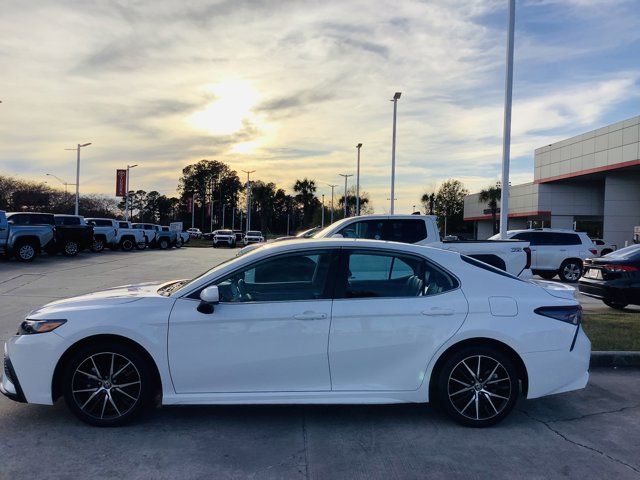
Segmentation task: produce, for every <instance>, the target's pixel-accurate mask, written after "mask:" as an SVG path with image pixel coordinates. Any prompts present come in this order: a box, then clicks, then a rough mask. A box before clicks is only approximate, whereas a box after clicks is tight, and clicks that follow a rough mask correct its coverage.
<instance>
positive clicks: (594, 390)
mask: <svg viewBox="0 0 640 480" xmlns="http://www.w3.org/2000/svg"><path fill="white" fill-rule="evenodd" d="M234 253H235V252H234V251H233V250H223V249H215V250H214V249H202V248H183V249H180V250H171V251H155V250H151V251H143V252H139V251H134V252H129V253H124V252H111V251H105V252H103V253H101V254H88V253H84V254H81V255H80V256H79V257H77V258H71V259H67V258H64V257H54V258H52V257H44V256H43V257H42V258H39V259H37V260H36V261H35V262H34V263H32V264H20V263H18V262H15V261H13V260H11V261H2V262H0V342H2V341H4V340H5V339H6V338H8V337H9V336H10V335H12V334H13V333H14V332H15V330H16V328H17V325H18V323H19V322H20V321H21V320H22V319H23V318H24V316H25V315H26V314H27V313H28V312H29V311H30V310H31V309H33V308H36V307H38V306H40V305H42V304H44V303H47V302H49V301H52V300H55V299H58V298H64V297H68V296H73V295H79V294H83V293H88V292H92V291H97V290H100V289H103V288H108V287H113V286H117V285H122V284H127V283H135V282H143V281H152V280H158V281H164V280H169V279H173V278H188V277H192V276H194V275H196V274H198V273H200V272H202V271H204V270H206V269H207V268H208V267H210V266H213V265H214V264H216V263H217V262H219V261H222V260H223V259H226V258H228V257H229V256H230V255H233V254H234ZM587 301H588V300H587ZM593 308H594V309H595V308H601V307H600V306H599V305H598V306H596V304H595V303H594V304H593ZM606 477H610V478H623V479H626V478H640V370H624V369H617V370H615V369H598V370H594V371H592V375H591V380H590V382H589V385H588V386H587V388H586V389H585V390H581V391H577V392H571V393H566V394H562V395H556V396H552V397H547V398H543V399H538V400H528V401H521V402H520V403H519V404H518V405H517V407H516V410H515V411H514V412H513V413H512V414H511V415H510V416H509V417H508V418H507V419H506V420H505V421H504V422H502V423H501V424H499V425H498V426H496V427H493V428H490V429H468V428H464V427H461V426H458V425H456V424H454V423H452V422H451V421H449V420H448V419H447V418H446V417H445V416H444V415H442V414H441V413H440V412H438V411H437V410H436V409H434V408H431V407H429V406H426V405H396V406H242V407H220V406H216V407H163V408H161V409H157V410H154V411H152V412H149V413H148V414H146V415H145V416H144V417H143V418H142V419H140V421H138V422H136V423H134V424H132V425H130V426H126V427H122V428H114V429H97V428H94V427H89V426H87V425H85V424H83V423H81V422H79V421H78V420H76V419H75V417H73V416H72V415H71V414H70V413H69V412H68V411H67V409H66V407H65V405H64V403H63V402H58V403H57V404H56V405H55V406H53V407H49V406H38V405H24V404H19V403H14V402H12V401H10V400H8V399H6V398H4V397H1V398H0V479H2V480H4V479H12V480H13V479H36V478H38V479H40V478H47V479H48V478H52V479H76V478H101V479H102V478H118V479H129V478H133V479H156V478H157V479H165V478H166V479H174V478H181V479H191V478H202V479H205V478H206V479H226V478H229V479H232V478H233V479H235V478H254V479H262V478H270V479H271V478H272V479H289V478H302V479H305V478H314V479H316V478H317V479H325V478H327V479H333V478H336V479H367V480H371V479H395V478H398V479H404V478H415V479H418V478H419V479H423V478H447V479H457V478H460V479H463V478H464V479H466V478H510V479H512V478H540V479H542V478H580V479H585V478H599V479H600V478H606Z"/></svg>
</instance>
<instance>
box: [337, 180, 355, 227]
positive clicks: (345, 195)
mask: <svg viewBox="0 0 640 480" xmlns="http://www.w3.org/2000/svg"><path fill="white" fill-rule="evenodd" d="M338 175H340V176H341V177H344V217H343V218H347V178H349V177H353V173H350V174H346V173H339V174H338Z"/></svg>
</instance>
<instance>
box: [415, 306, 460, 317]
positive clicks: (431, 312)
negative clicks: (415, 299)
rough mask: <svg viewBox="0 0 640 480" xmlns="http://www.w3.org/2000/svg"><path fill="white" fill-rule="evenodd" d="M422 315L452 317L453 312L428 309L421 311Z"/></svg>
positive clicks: (443, 309)
mask: <svg viewBox="0 0 640 480" xmlns="http://www.w3.org/2000/svg"><path fill="white" fill-rule="evenodd" d="M422 314H423V315H426V316H428V317H435V316H440V315H453V314H454V311H453V308H446V307H433V308H430V309H429V310H423V311H422Z"/></svg>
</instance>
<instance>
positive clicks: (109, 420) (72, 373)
mask: <svg viewBox="0 0 640 480" xmlns="http://www.w3.org/2000/svg"><path fill="white" fill-rule="evenodd" d="M63 378H64V379H63V382H64V385H63V391H64V398H65V401H66V403H67V405H68V406H69V408H70V410H71V411H72V412H73V413H74V414H75V415H76V416H77V417H78V418H79V419H80V420H82V421H83V422H86V423H89V424H91V425H95V426H98V427H113V426H117V425H122V424H125V423H127V422H129V421H131V420H132V419H133V418H135V417H136V416H137V415H139V414H140V412H141V411H142V410H143V408H144V407H145V405H146V404H147V403H148V402H149V398H150V394H149V392H150V390H151V389H150V379H151V374H150V369H149V365H148V364H147V361H146V360H145V358H144V357H143V356H142V355H140V353H138V352H137V351H136V350H134V349H132V348H130V347H127V346H125V345H119V344H111V345H109V344H99V345H93V346H92V345H87V346H85V347H82V348H80V349H79V350H78V351H77V352H75V354H74V355H73V356H72V357H71V358H70V360H69V361H68V362H67V364H66V368H65V372H64V377H63Z"/></svg>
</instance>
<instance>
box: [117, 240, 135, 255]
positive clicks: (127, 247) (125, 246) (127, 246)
mask: <svg viewBox="0 0 640 480" xmlns="http://www.w3.org/2000/svg"><path fill="white" fill-rule="evenodd" d="M134 247H135V242H134V241H133V240H132V239H131V238H129V237H126V238H123V239H122V240H120V249H121V250H122V251H123V252H130V251H131V250H133V249H134Z"/></svg>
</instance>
